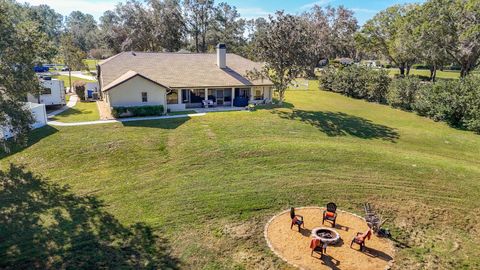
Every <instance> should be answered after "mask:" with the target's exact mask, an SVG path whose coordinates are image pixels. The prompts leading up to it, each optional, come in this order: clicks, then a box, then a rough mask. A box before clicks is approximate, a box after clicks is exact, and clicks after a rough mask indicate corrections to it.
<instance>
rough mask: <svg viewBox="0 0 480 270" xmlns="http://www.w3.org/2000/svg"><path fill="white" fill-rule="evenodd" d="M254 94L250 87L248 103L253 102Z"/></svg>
mask: <svg viewBox="0 0 480 270" xmlns="http://www.w3.org/2000/svg"><path fill="white" fill-rule="evenodd" d="M254 92H255V91H254V90H253V87H250V101H253V95H254Z"/></svg>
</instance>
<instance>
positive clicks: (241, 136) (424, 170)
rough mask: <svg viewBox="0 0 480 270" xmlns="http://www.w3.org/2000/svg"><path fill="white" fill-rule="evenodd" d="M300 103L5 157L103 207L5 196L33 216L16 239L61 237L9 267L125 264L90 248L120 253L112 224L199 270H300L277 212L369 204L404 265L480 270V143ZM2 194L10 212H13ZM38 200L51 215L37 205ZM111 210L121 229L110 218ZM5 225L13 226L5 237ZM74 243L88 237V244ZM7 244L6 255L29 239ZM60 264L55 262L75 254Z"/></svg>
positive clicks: (329, 102) (75, 136)
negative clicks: (159, 241)
mask: <svg viewBox="0 0 480 270" xmlns="http://www.w3.org/2000/svg"><path fill="white" fill-rule="evenodd" d="M287 102H288V103H287V104H286V106H285V107H286V108H281V109H260V110H257V111H255V112H252V113H247V112H228V113H213V114H207V115H206V116H204V117H193V118H191V119H189V118H182V119H169V120H161V121H142V122H130V123H124V124H120V123H118V124H108V125H95V126H81V127H55V128H53V127H46V128H43V129H39V130H36V131H34V132H33V133H32V136H31V140H32V141H31V142H32V143H31V145H30V146H29V147H27V148H25V149H21V151H20V150H18V149H17V150H15V151H14V152H13V153H12V154H10V155H9V156H6V157H4V158H3V159H2V160H1V161H0V168H3V169H6V168H7V167H8V164H9V163H11V162H12V163H15V164H22V165H24V166H25V169H24V170H27V171H32V172H34V173H35V174H41V178H42V181H44V182H45V184H44V189H45V190H47V191H48V190H51V188H49V185H51V184H60V185H68V186H69V190H70V191H71V192H73V193H74V194H76V196H81V197H83V196H87V195H88V196H93V197H94V198H96V199H99V200H102V201H103V203H102V204H100V205H96V204H95V205H93V203H92V204H91V205H92V206H91V205H90V204H89V205H87V206H85V203H79V205H77V203H76V201H78V200H79V199H78V198H77V199H76V198H72V199H71V201H72V202H71V203H63V202H64V199H63V198H64V196H63V195H62V193H60V195H58V194H56V193H55V192H53V191H51V192H52V193H53V195H52V196H49V197H48V198H50V197H51V198H52V199H51V200H45V202H44V200H42V198H44V197H45V196H46V195H49V194H50V193H49V192H46V191H45V192H43V193H41V196H40V195H37V196H33V195H30V194H32V192H29V190H28V189H26V188H24V187H23V186H20V188H18V189H15V188H11V189H13V191H10V192H8V193H5V192H3V194H5V196H7V195H8V196H14V197H12V200H14V201H16V200H18V201H19V202H22V204H20V205H21V206H22V207H21V208H14V209H11V210H9V211H10V212H15V210H16V209H20V210H18V211H21V210H22V209H27V210H28V211H29V212H28V213H29V215H27V216H25V217H28V219H27V218H26V219H22V218H20V219H11V222H13V223H12V224H13V225H9V226H12V227H11V228H14V226H15V224H16V222H19V223H21V226H20V225H18V228H19V229H17V230H13V229H12V231H13V235H15V236H17V235H18V234H21V233H23V232H24V231H27V232H31V231H33V232H37V234H39V235H50V234H46V233H43V232H44V230H46V231H52V234H53V236H57V235H60V236H59V239H60V240H56V238H55V237H50V238H48V237H47V239H44V238H42V237H39V238H38V239H37V238H35V239H37V240H36V241H32V242H26V243H24V244H23V247H22V248H21V249H19V251H18V252H20V255H23V257H22V256H20V255H17V256H12V255H10V256H9V257H4V258H7V259H10V260H13V262H15V258H17V260H18V261H21V260H22V259H23V258H26V257H28V258H30V259H32V258H38V261H40V262H42V261H50V260H47V259H46V258H44V257H42V256H44V253H45V252H47V251H48V252H53V251H51V250H55V249H54V248H53V247H55V246H56V245H58V246H61V247H62V246H66V247H67V249H66V250H67V251H68V250H70V249H68V248H71V249H72V250H73V251H76V250H77V249H79V252H80V254H82V257H81V258H78V261H86V262H87V261H88V260H87V259H88V258H98V260H106V261H109V260H108V257H110V258H111V260H110V261H109V262H112V263H113V262H118V261H119V259H118V258H123V257H122V256H124V254H123V253H122V252H124V251H125V250H128V249H120V248H119V249H108V250H110V252H112V253H111V254H110V253H108V254H110V255H109V256H103V257H102V254H105V253H104V252H105V251H102V252H97V249H96V248H92V249H91V250H90V249H88V248H84V246H87V247H89V246H95V245H94V244H99V243H105V241H107V242H106V243H110V242H112V243H117V242H116V241H115V239H117V237H116V234H114V235H113V236H112V237H111V239H110V240H105V239H109V238H108V236H109V234H113V232H111V230H108V228H117V227H118V228H120V229H121V228H122V226H123V227H128V226H130V225H132V224H135V223H138V222H141V223H143V224H144V225H145V226H147V227H148V228H149V229H151V230H153V231H154V232H155V233H156V234H157V235H159V236H161V237H162V238H163V239H165V243H164V245H163V248H164V249H168V248H171V250H172V253H171V256H173V257H174V258H176V259H178V260H179V263H180V266H181V267H182V268H185V269H262V268H277V269H278V268H280V269H289V268H288V266H286V265H285V264H284V263H282V262H281V260H280V259H278V258H276V257H275V255H273V254H272V253H271V252H270V251H269V249H268V248H267V246H266V243H265V241H264V239H263V227H264V225H265V222H267V221H268V219H269V218H270V217H271V216H272V215H274V214H276V213H278V212H279V211H282V210H284V209H287V208H288V207H290V206H305V205H325V204H326V203H327V202H329V201H334V202H336V203H337V204H338V205H339V207H340V208H341V209H344V210H348V211H352V212H355V213H358V214H362V211H363V210H362V204H363V203H364V202H367V201H368V202H371V203H373V204H374V205H376V206H377V207H378V208H379V209H380V212H381V214H382V215H383V216H384V217H388V218H389V221H388V222H387V226H388V227H389V228H390V229H391V230H392V232H393V236H394V238H395V239H396V241H397V242H396V243H397V244H398V246H399V247H403V248H399V250H398V253H397V254H396V256H395V261H396V267H397V269H478V268H479V267H480V259H479V258H480V256H479V255H480V254H479V249H478V243H479V242H480V233H479V232H480V227H479V224H480V210H479V209H480V195H479V194H480V136H479V135H476V134H473V133H471V132H466V131H462V130H457V129H452V128H450V127H448V126H447V125H446V124H444V123H436V122H433V121H431V120H429V119H426V118H422V117H419V116H417V115H415V114H412V113H407V112H403V111H400V110H395V109H391V108H389V107H388V106H383V105H378V104H374V103H368V102H364V101H361V100H354V99H350V98H347V97H344V96H341V95H338V94H335V93H330V92H322V91H299V90H297V91H290V92H288V93H287ZM27 183H28V181H27ZM4 188H5V187H4ZM6 188H9V187H8V186H7V187H6ZM44 189H42V190H44ZM57 193H58V192H57ZM10 194H12V195H10ZM54 195H55V196H54ZM2 198H4V197H0V204H1V205H0V207H13V206H10V204H9V202H10V201H9V200H6V199H4V200H1V199H2ZM55 198H57V199H55ZM58 198H60V199H58ZM32 200H33V201H37V202H38V203H39V205H38V206H37V205H36V204H34V205H35V206H36V207H33V206H31V207H29V206H30V204H29V202H30V201H32ZM58 200H60V202H62V203H61V204H60V203H58V204H60V205H58V206H57V201H58ZM42 202H44V203H42ZM32 203H33V202H32ZM40 203H42V204H40ZM0 209H3V208H0ZM7 209H10V208H7ZM82 209H86V210H82ZM91 209H97V210H98V211H100V212H99V213H93V214H91V216H93V217H92V218H91V220H95V221H96V222H93V224H94V225H96V226H94V225H91V226H94V228H96V229H98V231H101V232H102V233H101V234H99V235H101V239H103V240H102V241H100V240H99V238H98V237H94V236H92V237H87V236H89V235H91V234H92V233H91V230H90V229H89V228H90V225H89V226H87V225H86V224H87V223H81V222H83V220H85V217H84V216H85V215H90V214H89V213H90V212H89V211H91ZM87 210H88V211H87ZM103 211H106V212H108V213H111V214H112V215H113V217H114V221H113V222H112V221H110V219H106V220H105V219H103V218H101V217H103V215H104V212H103ZM10 212H9V213H10ZM36 212H41V213H42V214H41V215H38V214H35V213H36ZM69 213H70V214H69ZM75 215H79V216H80V218H78V219H75ZM37 216H39V220H40V221H39V220H37V219H35V217H37ZM22 217H23V216H22ZM77 220H78V221H77ZM89 220H90V219H89ZM117 221H118V224H117ZM8 224H11V223H8ZM38 224H44V225H42V226H40V225H38ZM79 224H84V225H82V226H79ZM88 224H90V223H88ZM119 224H120V225H119ZM346 225H348V224H346ZM5 226H7V225H5V223H2V222H0V227H1V228H0V232H1V231H3V229H4V228H3V227H5ZM285 226H288V224H285ZM8 228H10V227H8ZM42 228H43V230H42ZM83 230H87V233H86V234H82V231H83ZM6 231H7V232H9V231H8V230H6ZM127 231H128V230H127ZM71 234H73V235H75V236H76V235H78V237H80V236H81V235H86V236H85V237H84V238H82V239H83V240H82V241H78V240H77V238H75V237H73V236H72V237H70V235H71ZM25 235H27V236H28V235H30V234H29V233H25ZM0 236H2V235H0ZM1 238H2V243H0V251H2V247H8V246H12V245H14V244H15V243H16V242H15V241H16V240H15V239H17V238H14V237H7V238H6V237H5V236H4V237H1ZM142 240H145V239H143V238H141V237H140V238H139V240H137V242H136V243H138V241H142ZM344 241H345V243H344V244H347V242H348V241H349V239H344ZM42 243H48V245H42ZM80 243H81V244H80ZM120 243H122V242H121V241H120ZM115 245H116V244H115ZM44 246H48V247H49V248H48V249H44V248H42V247H44ZM100 246H102V245H100ZM88 250H90V253H88ZM101 250H103V249H101ZM105 250H107V249H105ZM122 250H123V251H122ZM11 252H13V251H11ZM85 253H86V254H85ZM140 253H141V254H142V252H140ZM66 254H67V255H68V254H70V253H69V252H67V253H66ZM97 254H98V255H97ZM54 255H57V257H55V256H52V258H50V257H49V258H50V259H51V261H53V262H55V261H59V260H61V259H62V258H64V257H65V256H67V255H65V253H62V252H59V253H55V254H54ZM72 256H74V255H72ZM79 256H80V255H79ZM104 257H105V258H104ZM167 259H168V260H171V259H172V258H167ZM65 261H67V262H70V265H72V264H73V265H74V266H75V264H74V263H75V262H71V261H69V260H65ZM0 262H2V259H0ZM3 262H5V259H3ZM67 266H68V264H67ZM340 267H341V266H340ZM73 268H75V267H73ZM92 268H95V267H92ZM112 268H114V267H112ZM160 268H162V267H160Z"/></svg>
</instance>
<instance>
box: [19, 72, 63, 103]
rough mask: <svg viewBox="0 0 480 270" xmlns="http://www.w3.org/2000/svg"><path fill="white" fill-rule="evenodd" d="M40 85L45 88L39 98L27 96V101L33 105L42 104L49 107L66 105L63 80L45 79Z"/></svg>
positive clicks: (41, 80)
mask: <svg viewBox="0 0 480 270" xmlns="http://www.w3.org/2000/svg"><path fill="white" fill-rule="evenodd" d="M40 85H41V86H42V87H43V88H42V90H41V91H40V93H39V96H35V95H33V94H28V95H27V100H28V101H29V102H33V103H41V104H45V105H47V106H51V105H62V106H63V105H65V104H66V102H65V87H64V84H63V81H62V80H57V79H51V78H50V77H45V78H42V79H40Z"/></svg>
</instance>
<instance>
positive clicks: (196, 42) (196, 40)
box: [195, 33, 200, 53]
mask: <svg viewBox="0 0 480 270" xmlns="http://www.w3.org/2000/svg"><path fill="white" fill-rule="evenodd" d="M195 51H197V53H199V52H200V51H199V50H198V33H195Z"/></svg>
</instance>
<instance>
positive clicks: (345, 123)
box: [273, 109, 400, 142]
mask: <svg viewBox="0 0 480 270" xmlns="http://www.w3.org/2000/svg"><path fill="white" fill-rule="evenodd" d="M273 113H276V114H278V115H279V116H280V117H281V118H284V119H289V120H299V121H302V122H305V123H307V124H310V125H312V126H314V127H316V128H318V129H319V130H320V131H322V132H324V133H325V134H327V135H328V136H330V137H336V136H347V135H350V136H355V137H358V138H361V139H382V140H387V141H391V142H395V141H396V140H397V139H398V138H399V137H400V136H399V134H398V132H397V131H396V130H395V129H393V128H391V127H388V126H384V125H379V124H375V123H373V122H372V121H370V120H368V119H365V118H361V117H358V116H353V115H348V114H346V113H342V112H319V111H303V110H297V109H294V110H292V111H288V112H287V111H278V110H276V111H273Z"/></svg>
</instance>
